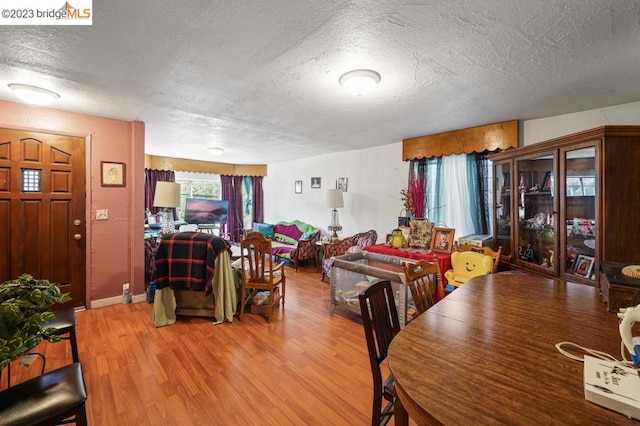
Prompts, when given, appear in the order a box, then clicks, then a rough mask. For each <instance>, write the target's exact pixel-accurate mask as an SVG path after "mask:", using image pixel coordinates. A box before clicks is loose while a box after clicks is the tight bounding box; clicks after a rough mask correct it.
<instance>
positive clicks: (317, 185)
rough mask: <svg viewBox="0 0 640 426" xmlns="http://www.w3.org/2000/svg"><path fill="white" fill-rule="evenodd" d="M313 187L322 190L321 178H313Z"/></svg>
mask: <svg viewBox="0 0 640 426" xmlns="http://www.w3.org/2000/svg"><path fill="white" fill-rule="evenodd" d="M311 187H312V188H320V178H319V177H312V178H311Z"/></svg>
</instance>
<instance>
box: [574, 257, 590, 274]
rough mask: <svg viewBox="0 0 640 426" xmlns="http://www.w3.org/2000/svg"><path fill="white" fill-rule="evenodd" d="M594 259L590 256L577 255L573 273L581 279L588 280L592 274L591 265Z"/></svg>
mask: <svg viewBox="0 0 640 426" xmlns="http://www.w3.org/2000/svg"><path fill="white" fill-rule="evenodd" d="M594 263H595V259H594V258H593V257H592V256H587V255H584V254H579V255H578V257H577V258H576V262H575V263H574V270H573V273H574V274H576V275H580V276H581V277H585V278H589V277H591V273H592V272H593V264H594Z"/></svg>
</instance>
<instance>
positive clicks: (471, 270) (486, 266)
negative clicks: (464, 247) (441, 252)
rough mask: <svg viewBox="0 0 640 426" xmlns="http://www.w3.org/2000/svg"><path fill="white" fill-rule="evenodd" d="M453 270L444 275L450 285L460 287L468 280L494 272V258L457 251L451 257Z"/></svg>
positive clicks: (471, 252)
mask: <svg viewBox="0 0 640 426" xmlns="http://www.w3.org/2000/svg"><path fill="white" fill-rule="evenodd" d="M451 268H452V269H449V270H448V271H447V272H445V273H444V276H445V278H446V279H447V281H448V284H449V285H451V286H453V287H459V286H460V285H462V284H464V283H465V282H466V281H467V280H469V279H471V278H473V277H479V276H480V275H486V274H490V273H491V272H492V271H493V258H492V257H491V256H485V255H484V254H481V253H476V252H473V251H464V252H460V251H456V252H453V254H452V255H451Z"/></svg>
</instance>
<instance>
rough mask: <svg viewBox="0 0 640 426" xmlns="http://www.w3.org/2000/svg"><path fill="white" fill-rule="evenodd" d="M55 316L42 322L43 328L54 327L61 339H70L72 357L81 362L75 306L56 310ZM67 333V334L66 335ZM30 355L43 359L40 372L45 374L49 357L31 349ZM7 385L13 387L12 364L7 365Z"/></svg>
mask: <svg viewBox="0 0 640 426" xmlns="http://www.w3.org/2000/svg"><path fill="white" fill-rule="evenodd" d="M54 314H55V316H56V317H55V318H54V319H52V320H51V321H48V322H46V323H43V324H42V328H44V329H45V330H46V329H48V328H54V329H55V330H56V331H55V332H54V333H53V334H54V335H56V336H59V337H60V339H61V340H68V341H69V344H70V345H71V358H72V359H73V362H80V357H79V356H78V341H77V339H76V311H75V309H73V308H68V309H64V310H61V311H58V312H54ZM65 335H66V336H65ZM28 354H29V355H35V356H38V357H39V358H40V359H42V369H41V372H40V374H44V370H45V369H46V367H47V358H45V356H44V355H43V354H41V353H40V352H36V351H30V352H29V353H28ZM7 373H8V377H7V387H11V364H9V365H8V366H7Z"/></svg>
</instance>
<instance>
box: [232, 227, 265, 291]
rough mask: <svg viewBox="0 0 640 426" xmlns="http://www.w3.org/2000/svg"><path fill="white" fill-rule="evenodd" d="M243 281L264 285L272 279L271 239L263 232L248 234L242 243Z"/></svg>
mask: <svg viewBox="0 0 640 426" xmlns="http://www.w3.org/2000/svg"><path fill="white" fill-rule="evenodd" d="M240 253H241V254H240V256H241V262H242V263H241V264H242V268H240V269H241V271H242V279H243V281H245V282H248V283H251V282H254V283H264V282H269V281H270V280H271V278H272V276H271V274H269V271H272V270H273V256H272V247H271V239H270V238H269V239H267V238H265V236H264V234H263V233H262V232H248V233H247V235H246V236H245V237H244V239H242V240H241V241H240Z"/></svg>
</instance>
